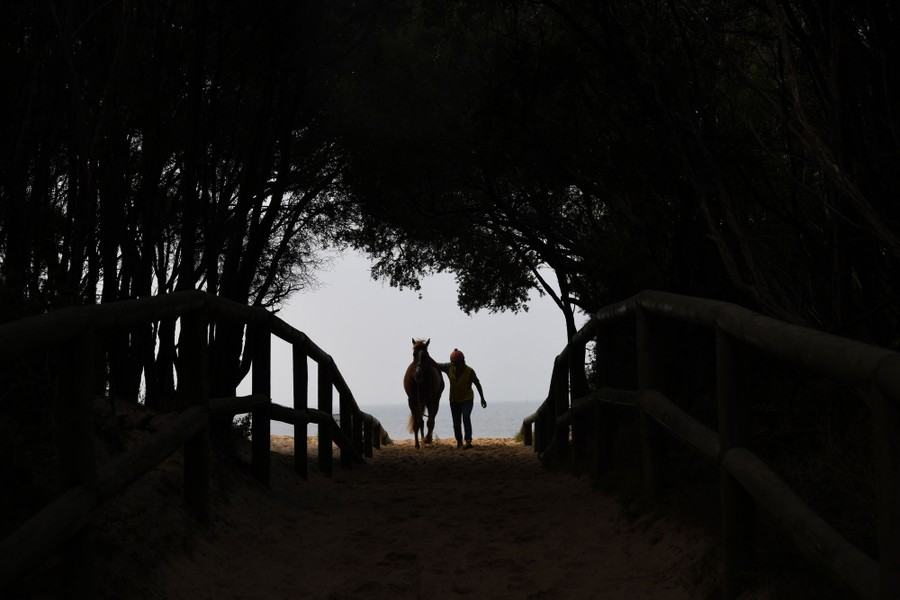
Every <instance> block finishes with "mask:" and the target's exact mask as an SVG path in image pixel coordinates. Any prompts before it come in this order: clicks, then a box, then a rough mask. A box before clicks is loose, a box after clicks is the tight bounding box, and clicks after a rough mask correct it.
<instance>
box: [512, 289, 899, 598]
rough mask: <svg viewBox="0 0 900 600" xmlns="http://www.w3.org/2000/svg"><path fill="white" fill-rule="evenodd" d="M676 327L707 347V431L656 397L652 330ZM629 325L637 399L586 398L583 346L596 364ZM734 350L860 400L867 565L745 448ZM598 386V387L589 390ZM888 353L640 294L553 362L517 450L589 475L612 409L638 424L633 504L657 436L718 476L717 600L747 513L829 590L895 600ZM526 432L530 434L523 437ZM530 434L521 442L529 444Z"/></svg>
mask: <svg viewBox="0 0 900 600" xmlns="http://www.w3.org/2000/svg"><path fill="white" fill-rule="evenodd" d="M665 321H669V322H677V323H681V324H687V325H689V326H695V327H699V328H703V329H705V330H708V331H709V332H710V334H711V335H713V336H714V341H715V349H716V351H715V369H716V371H715V375H716V397H717V398H716V405H717V406H716V410H717V419H718V431H713V430H711V429H709V428H708V427H706V426H705V425H703V424H702V423H701V422H700V421H699V420H697V419H696V418H694V417H693V416H691V415H689V414H687V413H686V412H685V411H683V410H682V409H681V408H679V407H678V406H676V404H675V403H673V402H672V401H671V400H670V399H669V398H667V397H666V396H665V391H664V390H663V389H660V388H661V387H663V383H662V381H663V378H662V376H661V375H662V373H661V364H662V357H661V354H660V352H661V350H660V349H661V348H662V347H663V342H664V341H665V340H664V339H662V336H661V334H660V331H659V329H660V324H661V323H664V322H665ZM623 322H624V323H626V324H627V323H629V322H631V323H633V325H634V328H635V329H634V330H633V331H634V335H635V340H636V347H637V348H636V351H637V356H636V364H637V387H638V389H637V390H621V389H611V388H608V387H601V388H600V389H595V390H594V391H593V392H590V391H589V388H588V384H587V378H586V375H585V353H586V345H587V344H588V343H590V342H594V343H595V344H596V346H595V350H596V352H597V354H598V356H603V353H604V352H608V351H610V350H611V348H610V346H609V344H610V342H609V337H610V332H611V330H612V329H614V328H615V327H621V326H622V323H623ZM745 349H752V350H753V351H755V352H758V353H761V354H762V355H764V356H766V357H768V358H770V359H774V360H776V361H778V362H779V363H782V364H786V365H792V366H796V367H801V368H803V369H805V370H807V371H809V372H811V373H814V374H816V375H818V376H821V377H824V378H828V379H829V380H831V381H835V382H840V383H843V384H849V385H852V386H855V387H856V388H857V389H859V390H861V391H863V392H864V395H865V397H866V398H867V400H868V402H867V404H868V406H869V407H870V409H871V412H872V423H873V430H872V434H871V435H872V442H873V448H874V469H875V478H876V488H877V491H876V510H877V529H878V535H877V543H878V559H877V560H876V559H874V558H872V557H870V556H868V555H867V554H866V553H864V552H862V551H861V550H859V549H858V548H857V547H855V546H854V545H852V544H851V543H849V542H848V541H847V540H846V539H845V538H844V537H842V536H841V535H840V534H839V533H838V532H837V531H836V530H835V529H834V528H833V527H832V526H831V525H830V524H829V523H827V522H826V521H825V520H824V519H822V518H821V517H820V516H818V515H817V514H816V513H814V512H813V511H812V510H811V509H810V508H809V507H808V505H807V504H806V503H805V502H804V500H802V499H801V498H800V497H799V495H798V494H797V493H796V492H794V491H793V490H792V489H791V488H790V487H789V486H788V485H787V484H785V483H784V481H782V479H781V478H779V477H778V475H776V474H775V472H774V471H773V469H772V468H771V467H770V466H768V465H767V464H766V463H764V462H763V461H762V460H760V459H759V458H758V457H757V456H756V455H754V453H753V452H751V451H750V450H749V449H748V448H747V445H748V436H749V432H748V430H747V423H746V420H745V419H743V418H742V417H741V415H742V413H743V411H744V409H745V408H746V402H747V398H746V397H745V396H746V394H743V393H742V392H743V388H744V385H743V384H744V383H745V380H743V378H744V377H748V376H749V374H748V373H747V372H746V370H742V364H741V356H742V351H743V350H745ZM601 383H602V381H601ZM898 402H900V354H897V353H895V352H892V351H888V350H885V349H883V348H878V347H874V346H871V345H867V344H863V343H859V342H855V341H851V340H848V339H844V338H840V337H836V336H833V335H828V334H824V333H820V332H817V331H814V330H810V329H806V328H802V327H797V326H793V325H789V324H786V323H783V322H780V321H777V320H775V319H771V318H768V317H764V316H762V315H759V314H757V313H754V312H752V311H749V310H746V309H744V308H741V307H739V306H735V305H733V304H728V303H724V302H715V301H711V300H706V299H701V298H693V297H687V296H679V295H675V294H668V293H662V292H654V291H645V292H642V293H640V294H638V295H637V296H634V297H632V298H630V299H628V300H625V301H624V302H621V303H618V304H615V305H611V306H609V307H606V308H604V309H602V310H601V311H599V312H598V313H597V314H595V315H594V316H593V317H592V318H591V319H590V320H589V321H588V323H586V324H585V325H584V327H582V329H581V330H580V331H579V332H578V333H577V334H576V335H575V336H574V337H573V339H572V341H571V342H570V343H569V344H568V345H567V346H566V347H565V349H564V350H563V351H562V353H560V354H559V356H558V357H557V358H556V360H555V363H554V368H553V375H552V378H551V385H550V392H549V394H548V397H547V399H546V400H545V401H544V403H543V404H542V405H541V407H540V408H539V409H538V410H537V411H536V412H535V413H534V414H533V415H531V416H529V417H528V418H526V419H525V421H524V423H523V432H524V434H525V443H526V444H528V445H531V444H533V445H534V447H535V451H536V452H539V453H540V456H542V457H543V458H545V459H547V460H548V461H549V460H554V458H558V457H560V456H563V455H568V454H570V453H576V452H578V451H579V449H580V451H581V452H587V453H589V454H590V455H592V456H593V457H594V458H595V464H597V465H611V464H612V463H613V460H614V457H613V456H612V454H613V447H612V444H611V443H610V440H609V436H610V432H611V429H612V428H611V427H610V423H611V422H614V421H615V414H616V411H620V410H622V409H623V407H624V408H625V409H626V410H634V411H637V412H638V414H639V431H640V443H641V473H642V481H643V490H644V494H645V496H647V497H648V498H653V497H654V496H655V495H656V493H657V491H658V489H659V485H660V480H661V473H660V462H661V461H660V459H661V452H662V450H661V445H660V439H661V436H666V435H668V436H670V437H671V438H673V439H675V440H677V441H678V442H680V443H682V444H684V445H685V446H687V447H688V448H689V449H691V450H692V451H694V452H695V453H697V454H699V455H700V456H702V457H705V458H706V459H708V460H709V461H711V462H712V464H713V465H715V466H717V467H718V471H719V481H720V494H719V502H720V506H721V513H722V532H721V536H722V538H721V543H722V553H723V563H724V564H723V567H724V569H723V570H724V582H723V596H724V597H725V598H734V597H736V596H737V595H738V594H739V593H740V591H741V590H740V589H739V587H740V583H739V578H738V574H739V572H740V571H741V569H743V568H745V567H746V564H745V560H746V557H747V556H748V550H749V551H752V549H749V548H748V547H747V546H748V545H752V544H754V543H755V542H754V541H753V536H752V533H750V532H748V530H747V528H748V524H751V523H754V522H755V517H754V515H755V510H756V508H757V507H761V508H763V509H765V510H766V511H767V512H768V513H769V514H770V515H772V516H773V518H774V521H775V522H776V523H777V524H779V525H780V526H781V527H782V528H783V529H784V530H785V531H786V532H787V533H788V535H789V537H790V538H791V539H792V540H793V542H794V543H795V544H796V546H797V548H798V549H799V550H800V551H801V552H802V553H803V554H805V555H807V556H809V557H811V558H812V559H813V560H814V561H815V562H816V563H818V564H819V565H820V566H822V567H823V568H824V569H825V570H826V571H827V572H828V573H830V574H831V576H832V577H833V580H834V582H835V584H836V585H838V586H840V587H842V588H843V589H846V590H847V591H848V593H850V594H853V595H854V596H855V597H858V598H880V599H882V600H888V599H896V598H900V406H898ZM532 428H533V431H532ZM532 434H533V437H532Z"/></svg>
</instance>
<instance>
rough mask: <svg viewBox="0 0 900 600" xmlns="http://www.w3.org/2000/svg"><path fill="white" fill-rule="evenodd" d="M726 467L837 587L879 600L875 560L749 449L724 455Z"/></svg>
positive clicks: (732, 451) (723, 460)
mask: <svg viewBox="0 0 900 600" xmlns="http://www.w3.org/2000/svg"><path fill="white" fill-rule="evenodd" d="M722 464H723V466H724V467H725V468H726V469H728V471H729V472H730V473H731V474H732V475H734V477H735V479H737V480H738V481H739V482H740V483H741V484H742V485H743V486H744V488H746V489H747V491H748V492H750V494H751V495H752V496H753V497H754V498H755V499H756V501H757V502H758V503H759V504H760V506H762V507H763V508H765V509H766V510H767V511H768V512H769V513H770V514H771V515H772V517H773V518H774V519H775V522H776V523H777V524H778V525H779V526H780V527H782V528H783V529H784V530H785V531H787V532H788V534H790V536H791V537H792V539H793V540H794V542H795V544H796V545H797V547H798V548H799V549H800V550H801V551H802V552H803V553H804V554H805V555H807V556H808V557H810V558H811V559H813V560H814V561H816V562H818V563H819V564H820V565H822V566H823V567H824V568H825V571H826V572H827V573H830V574H832V575H833V577H834V580H835V582H836V583H837V584H839V585H840V586H842V587H843V588H845V589H847V590H849V591H850V592H852V593H853V594H855V596H856V597H858V598H877V597H878V571H879V569H878V564H877V563H876V562H875V560H874V559H872V558H871V557H869V556H867V555H866V554H864V553H863V552H861V551H860V550H859V549H858V548H856V547H855V546H853V545H852V544H851V543H849V542H848V541H847V540H846V539H844V538H843V537H842V536H841V535H840V534H839V533H838V532H837V531H835V530H834V528H833V527H831V525H829V524H828V523H826V522H825V521H824V520H823V519H822V518H821V517H819V516H818V515H817V514H815V513H814V512H813V511H812V510H810V508H809V507H808V506H807V505H806V503H805V502H803V500H802V499H801V498H800V497H799V496H797V494H796V493H794V491H793V490H791V488H790V487H788V485H787V484H786V483H784V481H782V480H781V479H780V478H779V477H778V476H777V475H776V474H775V473H774V472H773V471H772V470H771V469H770V468H769V467H768V466H767V465H766V464H765V463H763V462H762V461H761V460H759V459H758V458H757V457H756V456H755V455H754V454H753V453H752V452H750V451H749V450H747V449H746V448H732V449H731V450H729V451H728V452H727V453H726V454H725V455H724V456H723V459H722ZM894 566H896V565H894Z"/></svg>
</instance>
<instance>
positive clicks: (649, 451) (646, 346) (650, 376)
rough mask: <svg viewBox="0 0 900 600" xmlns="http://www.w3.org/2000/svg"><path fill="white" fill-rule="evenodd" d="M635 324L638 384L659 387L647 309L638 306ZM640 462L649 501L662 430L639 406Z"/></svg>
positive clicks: (656, 483) (657, 482) (658, 478)
mask: <svg viewBox="0 0 900 600" xmlns="http://www.w3.org/2000/svg"><path fill="white" fill-rule="evenodd" d="M635 320H636V322H637V323H636V324H637V353H638V357H637V358H638V388H639V389H640V391H641V392H643V391H646V390H657V391H662V390H661V389H660V388H661V387H662V370H661V365H660V360H659V349H658V348H657V346H656V344H657V342H658V340H657V339H655V337H654V335H653V324H652V321H651V317H650V315H648V314H647V311H646V310H645V309H644V308H643V307H641V306H638V307H637V310H636V314H635ZM640 429H641V466H642V470H643V477H644V497H645V499H646V500H647V501H652V500H653V499H654V498H656V496H657V495H658V494H659V489H660V486H661V483H662V464H661V463H662V453H663V448H662V443H663V442H662V432H660V430H659V425H658V424H657V423H656V422H655V421H654V420H653V418H652V417H650V416H649V415H647V413H645V412H644V410H643V408H641V409H640Z"/></svg>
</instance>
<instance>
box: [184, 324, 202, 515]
mask: <svg viewBox="0 0 900 600" xmlns="http://www.w3.org/2000/svg"><path fill="white" fill-rule="evenodd" d="M207 327H208V317H207V312H206V310H205V309H204V310H198V311H195V312H192V313H190V314H186V315H184V316H183V317H182V319H181V341H180V343H179V346H180V351H181V358H182V367H181V376H180V381H179V383H178V387H179V388H180V389H179V396H180V397H181V402H182V406H183V407H184V408H187V407H189V406H201V407H203V408H204V409H206V410H209V352H208V350H207V340H208V335H209V333H208V329H207ZM184 503H185V505H186V506H187V509H188V511H189V512H190V513H191V514H192V515H193V516H194V518H195V519H197V520H199V521H202V522H204V523H206V522H208V521H209V425H207V426H206V427H203V428H202V429H200V431H198V432H197V433H195V434H194V435H193V436H192V437H191V439H189V440H187V441H186V442H185V444H184Z"/></svg>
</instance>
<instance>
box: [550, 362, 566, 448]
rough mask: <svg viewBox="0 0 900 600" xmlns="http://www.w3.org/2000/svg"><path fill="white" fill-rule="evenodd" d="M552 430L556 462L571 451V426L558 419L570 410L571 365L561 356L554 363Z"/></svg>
mask: <svg viewBox="0 0 900 600" xmlns="http://www.w3.org/2000/svg"><path fill="white" fill-rule="evenodd" d="M553 406H554V409H553V411H552V417H551V418H552V421H551V423H552V428H551V431H553V432H554V435H553V440H554V445H555V448H554V450H555V452H554V454H555V457H554V458H555V460H561V459H563V458H564V457H565V456H566V454H567V453H568V450H569V426H568V425H559V424H557V419H559V417H561V416H563V415H564V414H566V411H568V410H569V365H568V364H567V363H566V362H564V361H563V359H562V358H561V357H559V356H557V357H556V360H555V361H554V362H553Z"/></svg>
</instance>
